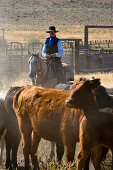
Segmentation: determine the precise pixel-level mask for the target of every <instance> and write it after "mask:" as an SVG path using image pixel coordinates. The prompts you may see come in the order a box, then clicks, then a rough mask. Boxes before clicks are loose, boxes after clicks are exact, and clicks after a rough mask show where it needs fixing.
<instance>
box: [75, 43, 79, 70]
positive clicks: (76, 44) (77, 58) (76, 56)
mask: <svg viewBox="0 0 113 170" xmlns="http://www.w3.org/2000/svg"><path fill="white" fill-rule="evenodd" d="M78 72H79V41H75V73H78Z"/></svg>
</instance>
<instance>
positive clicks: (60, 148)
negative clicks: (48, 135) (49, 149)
mask: <svg viewBox="0 0 113 170" xmlns="http://www.w3.org/2000/svg"><path fill="white" fill-rule="evenodd" d="M56 153H57V159H58V161H60V162H61V159H62V157H63V154H64V145H63V143H61V142H60V143H56Z"/></svg>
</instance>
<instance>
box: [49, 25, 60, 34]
mask: <svg viewBox="0 0 113 170" xmlns="http://www.w3.org/2000/svg"><path fill="white" fill-rule="evenodd" d="M51 31H54V32H59V31H56V28H55V27H54V26H50V27H49V30H48V31H46V33H49V32H51Z"/></svg>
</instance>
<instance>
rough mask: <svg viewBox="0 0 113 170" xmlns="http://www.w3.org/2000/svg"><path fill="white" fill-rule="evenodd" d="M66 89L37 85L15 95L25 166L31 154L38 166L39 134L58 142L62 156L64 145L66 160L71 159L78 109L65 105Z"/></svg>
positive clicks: (35, 166) (77, 122)
mask: <svg viewBox="0 0 113 170" xmlns="http://www.w3.org/2000/svg"><path fill="white" fill-rule="evenodd" d="M68 97H69V92H68V91H64V90H59V89H57V90H56V89H45V88H41V87H36V86H27V87H24V88H21V89H20V90H19V91H18V92H17V93H16V95H15V96H14V104H13V107H14V110H15V112H16V114H17V117H18V122H19V128H20V131H21V135H22V141H23V153H24V159H25V169H28V167H29V155H31V159H32V164H33V166H34V168H39V165H38V161H37V156H36V152H37V148H38V145H39V142H40V139H41V137H42V138H44V139H46V140H50V141H54V142H56V143H57V152H58V153H57V156H58V157H59V159H61V158H62V155H63V150H61V148H62V147H60V146H61V144H62V143H63V144H64V147H65V155H66V159H65V162H69V161H73V159H74V154H75V145H76V142H77V141H78V131H79V130H78V127H79V126H78V124H79V119H78V118H79V117H80V115H81V113H80V112H79V110H76V109H70V108H68V107H66V105H65V101H66V99H67V98H68Z"/></svg>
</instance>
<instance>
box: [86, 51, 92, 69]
mask: <svg viewBox="0 0 113 170" xmlns="http://www.w3.org/2000/svg"><path fill="white" fill-rule="evenodd" d="M86 58H87V69H90V68H91V55H90V51H89V50H88V51H87V56H86Z"/></svg>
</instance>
